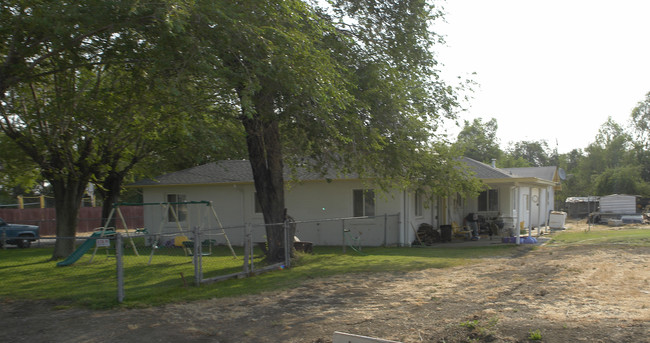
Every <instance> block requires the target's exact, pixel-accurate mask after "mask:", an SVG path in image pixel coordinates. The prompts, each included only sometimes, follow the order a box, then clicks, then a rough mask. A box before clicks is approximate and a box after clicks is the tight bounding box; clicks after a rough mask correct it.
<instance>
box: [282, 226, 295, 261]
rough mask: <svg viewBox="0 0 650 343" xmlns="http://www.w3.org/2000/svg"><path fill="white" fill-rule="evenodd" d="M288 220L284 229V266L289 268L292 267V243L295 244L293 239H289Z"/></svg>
mask: <svg viewBox="0 0 650 343" xmlns="http://www.w3.org/2000/svg"><path fill="white" fill-rule="evenodd" d="M287 222H288V221H287V220H286V219H285V220H284V223H283V225H282V227H283V228H284V266H285V267H286V268H289V267H290V266H291V248H292V245H293V244H291V242H293V237H289V230H288V225H287Z"/></svg>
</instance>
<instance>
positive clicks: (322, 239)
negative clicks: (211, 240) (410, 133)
mask: <svg viewBox="0 0 650 343" xmlns="http://www.w3.org/2000/svg"><path fill="white" fill-rule="evenodd" d="M364 188H367V187H364V185H363V183H361V182H360V181H347V180H346V181H333V182H330V183H328V182H325V181H314V182H304V183H297V184H291V185H289V189H288V190H287V192H286V193H285V197H286V199H285V201H286V206H287V209H288V214H289V215H290V216H292V217H293V218H294V219H295V220H296V221H299V222H300V221H316V220H320V221H319V222H310V223H300V224H299V225H298V226H297V232H296V236H298V238H300V239H301V240H303V241H310V242H314V243H315V244H319V245H340V244H342V242H343V240H344V238H345V237H344V233H343V228H345V229H347V230H349V232H348V233H346V234H345V235H346V236H347V238H352V237H360V239H361V244H362V245H375V246H376V245H381V244H383V243H384V241H385V240H386V243H387V244H391V245H395V244H400V243H401V242H400V241H399V239H400V233H401V234H402V236H403V235H404V234H406V237H402V239H406V242H404V243H410V241H411V240H412V239H415V237H414V235H413V232H412V230H411V228H410V225H409V226H407V227H406V228H405V227H404V225H403V224H404V221H406V224H408V222H409V221H410V222H411V223H413V225H414V226H415V227H416V228H417V226H418V225H419V224H420V223H423V222H428V223H431V222H432V215H431V213H432V211H431V210H430V209H424V210H423V215H422V216H419V217H415V212H414V211H415V206H414V205H415V204H414V203H415V197H414V196H413V195H412V194H411V195H409V199H408V200H407V202H406V210H407V211H408V212H407V213H408V214H407V216H406V217H405V218H404V217H402V218H399V217H397V216H394V215H396V214H400V213H403V211H404V208H403V207H404V204H405V203H404V202H403V201H402V196H403V192H397V191H395V192H390V193H388V194H382V193H381V192H379V190H376V191H375V215H376V216H381V217H378V218H375V219H348V220H345V221H342V220H336V221H328V220H327V219H332V218H350V217H352V215H353V195H352V193H353V189H364ZM167 194H184V195H186V200H187V201H202V200H206V201H212V202H213V205H214V209H215V210H216V212H217V215H218V216H219V219H220V221H221V223H222V224H223V226H224V227H227V228H232V227H238V228H234V229H228V230H227V234H228V237H229V239H230V241H231V242H232V243H233V244H235V245H241V244H243V240H244V236H243V230H242V228H243V226H244V225H245V224H246V223H251V224H253V225H254V228H253V229H254V230H253V240H254V241H263V240H264V236H265V234H264V228H263V226H262V225H263V223H264V219H263V217H262V215H261V214H259V213H254V209H255V199H254V194H255V189H254V187H253V185H252V184H237V185H232V184H231V185H208V186H206V185H202V186H178V187H151V188H144V190H143V197H144V202H156V203H157V202H164V201H166V199H167ZM188 208H189V211H190V212H189V216H188V220H187V222H185V223H182V224H183V229H185V230H189V229H190V227H193V226H196V225H197V224H198V220H199V218H206V217H209V218H208V219H207V220H206V219H203V220H204V222H208V225H209V226H210V227H217V224H216V221H214V219H212V215H211V212H207V210H209V209H208V208H207V206H205V205H189V206H188ZM201 211H204V212H201ZM206 213H208V214H209V215H206ZM384 214H387V215H393V216H391V217H388V218H384V217H383V216H384ZM144 216H145V219H144V220H145V227H146V228H147V229H148V230H149V232H151V233H157V232H158V229H159V227H160V224H161V209H160V206H146V207H145V211H144ZM162 224H163V225H162V232H163V233H164V232H171V231H177V225H176V223H174V222H172V223H169V222H167V220H166V219H163V220H162ZM385 224H387V226H388V227H387V228H388V230H386V231H385V230H384V227H385V226H386V225H385ZM400 225H401V227H400ZM409 232H410V233H409ZM217 240H218V241H221V240H220V239H217Z"/></svg>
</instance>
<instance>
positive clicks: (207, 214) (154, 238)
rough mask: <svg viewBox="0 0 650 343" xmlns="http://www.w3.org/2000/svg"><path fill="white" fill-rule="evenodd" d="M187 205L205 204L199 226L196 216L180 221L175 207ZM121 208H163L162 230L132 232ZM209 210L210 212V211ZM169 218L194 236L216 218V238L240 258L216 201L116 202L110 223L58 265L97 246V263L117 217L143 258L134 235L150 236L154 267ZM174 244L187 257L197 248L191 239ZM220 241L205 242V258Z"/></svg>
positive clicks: (138, 229) (180, 239)
mask: <svg viewBox="0 0 650 343" xmlns="http://www.w3.org/2000/svg"><path fill="white" fill-rule="evenodd" d="M174 205H177V206H187V205H205V207H202V208H201V207H199V208H200V210H199V212H200V214H199V215H197V216H196V217H198V222H197V223H194V224H195V226H192V225H193V223H192V221H191V218H192V217H194V216H191V215H188V216H186V218H183V219H185V220H184V221H183V220H181V219H180V216H179V214H178V213H177V210H176V209H175V208H174V207H175V206H174ZM121 206H160V209H161V219H160V224H159V226H158V230H157V231H156V232H155V233H151V232H149V230H148V229H146V228H136V229H133V230H132V231H130V230H129V228H128V225H127V223H126V220H125V219H124V216H123V215H122V211H121V210H120V207H121ZM208 209H209V211H208ZM168 215H170V217H172V218H173V222H174V224H175V226H176V228H177V229H178V232H180V233H181V234H182V233H185V232H187V233H191V232H192V231H193V229H195V230H199V231H201V230H207V229H209V228H210V223H209V222H210V220H209V219H210V218H213V219H214V221H215V225H218V229H219V231H220V232H218V233H216V234H212V235H217V236H223V237H224V239H225V243H226V244H227V245H228V248H229V249H230V252H231V254H232V256H233V258H236V257H237V255H236V254H235V251H234V249H233V248H232V245H231V243H230V240H229V239H228V235H227V234H226V232H225V230H224V227H223V225H222V223H221V220H220V219H219V216H218V215H217V212H216V210H215V209H214V207H213V206H212V202H210V201H182V202H159V203H115V204H113V208H112V209H111V212H110V214H109V216H108V218H107V219H106V222H105V223H104V226H102V227H99V228H97V229H95V232H94V233H93V234H92V235H91V236H90V237H89V238H88V239H86V241H85V242H84V243H83V244H81V245H80V246H79V247H77V249H76V250H75V251H74V252H73V253H72V254H70V255H69V256H68V257H67V258H66V259H65V260H63V261H61V262H59V263H57V266H60V267H62V266H69V265H72V264H73V263H75V262H76V261H78V260H79V259H80V258H81V256H83V255H84V254H85V253H86V252H88V251H89V250H90V248H92V247H94V250H93V254H92V256H91V258H90V260H89V263H90V262H92V261H93V259H94V257H95V255H96V253H97V251H98V249H99V245H98V244H96V242H97V240H98V239H101V238H104V237H112V236H114V235H115V233H116V229H115V228H114V227H109V224H110V223H111V222H112V220H113V218H114V217H116V216H117V217H119V219H120V221H121V223H122V226H123V227H124V233H125V237H126V239H127V240H128V241H129V243H130V247H131V249H132V250H133V253H134V254H135V255H136V256H140V254H139V251H138V249H137V247H136V244H135V242H134V240H133V237H134V235H138V236H143V235H144V236H146V237H148V239H149V244H150V245H151V253H150V255H149V261H148V264H151V261H152V259H153V256H154V253H155V251H156V249H158V247H159V245H160V244H161V242H162V237H163V236H164V235H165V233H164V232H163V227H164V226H165V223H166V222H168V219H169V217H168ZM181 222H184V224H185V225H182V224H181ZM174 242H175V245H176V246H178V247H181V248H182V249H183V250H184V251H185V255H187V256H191V255H193V245H194V242H192V241H191V240H189V239H188V238H187V236H176V235H175V237H174ZM215 242H216V240H215V239H211V238H208V239H206V240H204V241H203V243H202V244H204V245H207V248H208V252H207V253H203V255H204V256H205V255H209V254H210V253H211V251H212V245H213V244H214V243H215Z"/></svg>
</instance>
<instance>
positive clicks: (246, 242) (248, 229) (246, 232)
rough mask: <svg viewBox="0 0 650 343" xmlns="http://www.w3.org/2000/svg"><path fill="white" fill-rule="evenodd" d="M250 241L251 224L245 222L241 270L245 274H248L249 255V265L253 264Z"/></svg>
mask: <svg viewBox="0 0 650 343" xmlns="http://www.w3.org/2000/svg"><path fill="white" fill-rule="evenodd" d="M251 246H252V242H251V224H250V223H246V226H245V227H244V268H243V271H244V273H246V275H249V274H250V269H249V267H248V263H249V257H250V265H251V268H252V266H253V253H252V251H253V249H252V248H251Z"/></svg>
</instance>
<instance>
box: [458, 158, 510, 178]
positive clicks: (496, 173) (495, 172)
mask: <svg viewBox="0 0 650 343" xmlns="http://www.w3.org/2000/svg"><path fill="white" fill-rule="evenodd" d="M461 160H462V161H463V162H464V163H465V164H467V166H468V167H469V168H470V169H471V170H472V171H473V172H474V173H476V177H477V178H479V179H507V178H512V177H516V176H515V175H512V174H509V173H506V172H505V171H503V170H502V169H499V168H494V167H492V166H491V165H489V164H485V163H483V162H479V161H477V160H474V159H471V158H469V157H463V158H462V159H461Z"/></svg>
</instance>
